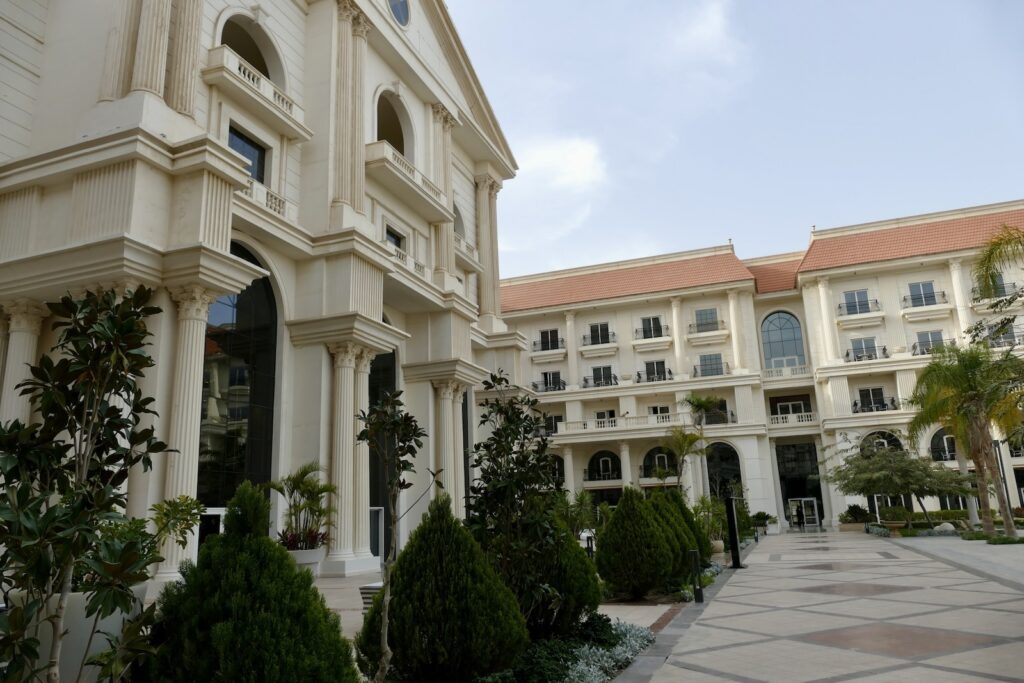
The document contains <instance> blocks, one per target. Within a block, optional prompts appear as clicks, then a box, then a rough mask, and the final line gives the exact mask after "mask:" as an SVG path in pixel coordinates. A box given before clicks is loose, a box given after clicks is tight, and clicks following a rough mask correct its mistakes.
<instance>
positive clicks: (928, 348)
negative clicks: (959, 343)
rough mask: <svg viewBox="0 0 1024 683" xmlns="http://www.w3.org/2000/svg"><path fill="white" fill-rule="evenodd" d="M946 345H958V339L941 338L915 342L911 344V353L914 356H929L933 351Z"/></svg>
mask: <svg viewBox="0 0 1024 683" xmlns="http://www.w3.org/2000/svg"><path fill="white" fill-rule="evenodd" d="M944 346H956V339H940V340H939V341H929V342H914V343H913V344H912V345H911V346H910V353H911V355H914V356H928V355H931V353H932V352H933V351H936V350H938V349H941V348H942V347H944Z"/></svg>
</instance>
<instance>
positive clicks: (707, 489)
mask: <svg viewBox="0 0 1024 683" xmlns="http://www.w3.org/2000/svg"><path fill="white" fill-rule="evenodd" d="M705 447H707V440H706V439H705ZM698 460H700V485H701V495H702V496H710V495H711V477H710V475H709V473H708V456H707V455H706V454H705V455H702V456H701V457H700V458H698Z"/></svg>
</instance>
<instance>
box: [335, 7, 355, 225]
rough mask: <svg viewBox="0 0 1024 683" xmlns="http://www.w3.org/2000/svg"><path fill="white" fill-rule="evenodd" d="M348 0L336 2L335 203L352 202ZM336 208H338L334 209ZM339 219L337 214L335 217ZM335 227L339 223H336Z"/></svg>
mask: <svg viewBox="0 0 1024 683" xmlns="http://www.w3.org/2000/svg"><path fill="white" fill-rule="evenodd" d="M356 12H358V10H357V9H356V6H355V5H354V4H353V3H352V2H350V0H343V1H342V2H339V3H338V48H337V49H338V52H337V59H336V71H337V79H338V80H337V84H336V92H335V97H334V205H335V206H336V207H337V206H338V205H340V204H343V203H344V204H348V205H350V206H351V205H352V182H351V178H352V166H351V164H350V159H351V158H352V133H351V131H350V130H349V128H350V125H351V120H352V115H351V110H352V108H353V103H352V18H353V17H354V16H355V14H356ZM335 211H336V212H337V209H336V210H335ZM336 220H337V221H339V222H340V218H338V219H336ZM336 227H340V225H339V226H336Z"/></svg>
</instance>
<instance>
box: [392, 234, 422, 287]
mask: <svg viewBox="0 0 1024 683" xmlns="http://www.w3.org/2000/svg"><path fill="white" fill-rule="evenodd" d="M381 244H384V245H385V247H387V246H390V247H391V252H392V257H393V258H394V259H395V262H396V263H400V264H401V265H402V267H403V268H405V270H407V271H409V272H410V273H412V274H414V275H416V277H418V278H420V279H422V280H426V279H427V266H426V265H425V264H423V263H420V262H419V261H417V260H416V259H414V258H412V257H411V256H409V254H407V253H406V252H405V251H403V250H402V249H399V248H398V247H396V246H394V245H392V244H391V243H390V242H388V241H387V240H382V241H381Z"/></svg>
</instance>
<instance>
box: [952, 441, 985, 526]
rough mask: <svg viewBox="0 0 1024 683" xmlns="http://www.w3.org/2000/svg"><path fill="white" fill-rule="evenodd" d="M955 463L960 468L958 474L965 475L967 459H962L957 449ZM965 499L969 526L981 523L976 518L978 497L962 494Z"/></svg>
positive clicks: (961, 454)
mask: <svg viewBox="0 0 1024 683" xmlns="http://www.w3.org/2000/svg"><path fill="white" fill-rule="evenodd" d="M956 465H957V468H958V469H959V470H960V474H962V475H964V476H967V460H965V459H964V456H963V453H960V452H959V451H958V452H957V453H956ZM964 498H965V499H966V501H967V520H968V521H969V522H970V523H971V528H972V529H973V528H974V527H976V526H978V525H979V524H981V520H980V519H978V499H977V498H976V497H975V496H964Z"/></svg>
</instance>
